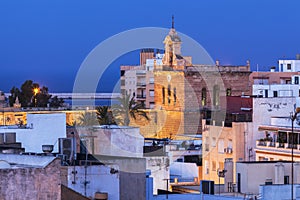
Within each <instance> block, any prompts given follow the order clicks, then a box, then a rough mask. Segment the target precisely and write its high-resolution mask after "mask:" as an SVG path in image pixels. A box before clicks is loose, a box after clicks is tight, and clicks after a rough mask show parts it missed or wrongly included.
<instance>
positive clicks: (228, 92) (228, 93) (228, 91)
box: [226, 88, 231, 96]
mask: <svg viewBox="0 0 300 200" xmlns="http://www.w3.org/2000/svg"><path fill="white" fill-rule="evenodd" d="M226 96H231V88H227V89H226Z"/></svg>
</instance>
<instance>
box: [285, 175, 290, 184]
mask: <svg viewBox="0 0 300 200" xmlns="http://www.w3.org/2000/svg"><path fill="white" fill-rule="evenodd" d="M289 179H290V177H289V176H284V184H289V183H290V180H289Z"/></svg>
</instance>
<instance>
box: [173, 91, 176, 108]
mask: <svg viewBox="0 0 300 200" xmlns="http://www.w3.org/2000/svg"><path fill="white" fill-rule="evenodd" d="M173 98H174V106H175V105H176V101H177V96H176V88H174V89H173Z"/></svg>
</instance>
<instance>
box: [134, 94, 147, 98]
mask: <svg viewBox="0 0 300 200" xmlns="http://www.w3.org/2000/svg"><path fill="white" fill-rule="evenodd" d="M136 98H138V99H145V98H146V95H139V94H138V95H136Z"/></svg>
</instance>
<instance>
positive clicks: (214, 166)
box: [211, 161, 217, 171]
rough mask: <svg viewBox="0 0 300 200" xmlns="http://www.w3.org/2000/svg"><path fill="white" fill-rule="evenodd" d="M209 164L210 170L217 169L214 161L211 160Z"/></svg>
mask: <svg viewBox="0 0 300 200" xmlns="http://www.w3.org/2000/svg"><path fill="white" fill-rule="evenodd" d="M211 165H212V169H211V170H212V171H216V169H217V166H216V161H212V162H211Z"/></svg>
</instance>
